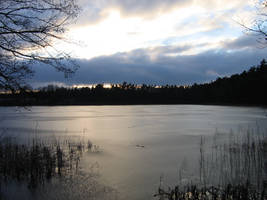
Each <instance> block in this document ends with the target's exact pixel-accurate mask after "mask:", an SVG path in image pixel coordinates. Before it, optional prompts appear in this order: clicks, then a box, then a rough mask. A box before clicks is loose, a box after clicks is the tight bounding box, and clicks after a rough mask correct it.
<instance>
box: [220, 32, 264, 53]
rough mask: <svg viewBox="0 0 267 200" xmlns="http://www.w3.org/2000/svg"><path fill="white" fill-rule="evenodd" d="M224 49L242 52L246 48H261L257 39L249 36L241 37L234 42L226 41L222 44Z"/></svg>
mask: <svg viewBox="0 0 267 200" xmlns="http://www.w3.org/2000/svg"><path fill="white" fill-rule="evenodd" d="M222 45H223V47H224V48H227V49H231V50H240V49H244V48H259V47H260V44H259V43H258V41H257V38H256V37H252V36H249V35H244V36H241V37H239V38H237V39H233V40H225V41H223V42H222Z"/></svg>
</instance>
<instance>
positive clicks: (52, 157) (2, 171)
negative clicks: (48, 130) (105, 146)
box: [0, 137, 99, 189]
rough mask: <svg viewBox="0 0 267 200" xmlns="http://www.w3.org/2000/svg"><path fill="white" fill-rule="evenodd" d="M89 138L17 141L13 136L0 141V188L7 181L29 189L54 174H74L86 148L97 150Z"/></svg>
mask: <svg viewBox="0 0 267 200" xmlns="http://www.w3.org/2000/svg"><path fill="white" fill-rule="evenodd" d="M97 150H99V147H97V146H96V145H93V144H92V142H91V141H89V140H88V141H87V142H85V141H78V142H77V141H72V140H59V139H53V140H44V139H42V138H38V139H32V141H31V142H30V143H29V144H20V143H19V142H17V141H16V139H14V138H8V137H6V138H2V139H1V140H0V189H1V184H3V183H8V182H10V181H17V182H23V183H25V182H26V183H27V184H28V187H29V188H36V187H37V186H38V185H40V184H45V182H47V181H49V180H50V179H52V178H53V177H57V176H63V175H67V174H70V173H75V172H76V171H77V170H78V168H79V163H80V158H81V156H82V154H83V152H85V151H89V152H97Z"/></svg>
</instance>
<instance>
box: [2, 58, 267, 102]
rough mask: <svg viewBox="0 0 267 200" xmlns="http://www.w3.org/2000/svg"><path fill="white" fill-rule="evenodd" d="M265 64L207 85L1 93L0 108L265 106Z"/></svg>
mask: <svg viewBox="0 0 267 200" xmlns="http://www.w3.org/2000/svg"><path fill="white" fill-rule="evenodd" d="M266 88H267V62H266V61H265V60H264V59H263V60H262V61H261V63H260V64H259V65H257V66H253V67H251V68H250V69H249V70H247V71H243V72H242V73H240V74H233V75H231V76H229V77H219V78H217V79H216V80H215V81H212V82H209V83H201V84H197V83H194V84H193V85H189V86H178V85H163V86H156V85H146V84H142V85H136V84H131V83H127V82H123V83H122V84H112V85H111V87H110V88H105V87H104V85H103V84H97V85H96V86H95V87H82V88H77V87H68V88H67V87H58V86H56V85H48V86H46V87H43V88H40V89H38V90H24V91H20V92H13V93H6V92H5V93H4V92H2V93H1V94H0V105H1V106H33V105H139V104H218V105H248V106H249V105H252V106H253V105H258V106H266V105H267V93H266Z"/></svg>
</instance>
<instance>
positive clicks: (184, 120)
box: [0, 105, 267, 200]
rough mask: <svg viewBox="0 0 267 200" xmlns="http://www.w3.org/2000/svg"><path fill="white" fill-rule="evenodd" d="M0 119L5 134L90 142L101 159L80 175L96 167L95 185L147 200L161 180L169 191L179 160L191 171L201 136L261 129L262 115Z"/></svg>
mask: <svg viewBox="0 0 267 200" xmlns="http://www.w3.org/2000/svg"><path fill="white" fill-rule="evenodd" d="M0 113H1V116H2V118H1V121H0V126H1V127H2V130H3V128H5V134H15V135H16V137H21V138H25V137H28V136H27V135H29V134H31V135H34V134H38V135H42V136H46V137H58V136H68V137H78V138H83V137H84V138H88V139H90V140H91V141H92V142H93V143H95V144H97V145H99V146H100V147H101V149H102V153H101V154H88V155H85V156H84V157H83V165H82V166H83V170H84V172H85V173H86V172H88V173H89V172H90V169H89V167H88V166H90V164H92V163H98V165H99V169H98V170H99V174H100V176H99V177H98V183H99V184H100V185H106V186H109V187H110V188H113V189H114V190H115V191H117V192H118V194H117V195H118V196H119V197H120V198H122V199H133V200H138V199H153V194H155V193H156V190H157V188H158V186H159V178H160V175H161V174H163V175H164V180H165V184H166V185H170V186H172V185H175V184H176V183H177V180H179V173H178V169H179V167H180V166H181V165H182V163H183V161H184V158H187V167H188V168H191V169H192V171H194V170H197V169H196V166H195V163H198V160H199V141H200V136H201V135H205V136H207V137H209V136H212V135H213V134H214V133H215V132H216V129H217V131H218V132H219V133H220V134H221V136H222V138H223V137H225V135H226V134H228V133H229V132H230V130H232V131H233V132H234V133H236V132H240V130H241V129H243V128H244V129H246V128H247V127H254V126H258V127H260V128H261V129H264V128H266V126H267V123H266V115H265V112H264V109H262V108H247V107H228V106H197V105H169V106H68V107H64V106H55V107H32V108H31V111H30V112H29V111H25V110H21V111H20V112H15V111H14V109H13V108H7V107H6V108H0ZM36 124H38V126H37V125H36ZM36 127H37V128H36ZM141 146H144V147H141ZM191 161H192V162H191ZM118 196H117V197H118Z"/></svg>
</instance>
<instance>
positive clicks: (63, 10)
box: [0, 0, 79, 91]
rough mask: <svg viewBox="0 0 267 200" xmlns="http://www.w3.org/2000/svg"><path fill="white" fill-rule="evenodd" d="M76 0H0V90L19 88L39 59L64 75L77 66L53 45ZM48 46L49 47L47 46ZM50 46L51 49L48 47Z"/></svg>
mask: <svg viewBox="0 0 267 200" xmlns="http://www.w3.org/2000/svg"><path fill="white" fill-rule="evenodd" d="M75 1H76V0H0V90H11V91H15V90H20V89H22V88H23V87H25V85H26V79H27V78H28V77H30V76H32V75H33V72H34V71H33V69H32V68H31V67H30V65H31V64H32V63H33V62H36V61H38V62H41V63H45V64H48V65H51V66H53V67H54V68H55V69H57V70H58V71H61V72H63V73H64V74H65V75H66V76H67V75H69V74H70V73H73V72H74V71H75V70H76V68H77V66H76V65H73V63H70V62H65V61H64V60H69V61H70V57H69V55H68V54H66V53H64V52H62V51H58V50H55V49H53V44H54V41H55V40H62V39H63V38H62V34H63V33H64V31H65V28H66V25H67V24H68V23H69V22H70V21H71V20H72V19H74V18H75V17H77V14H78V11H79V8H78V6H77V5H76V3H75ZM49 49H50V50H49ZM51 49H52V50H51Z"/></svg>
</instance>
